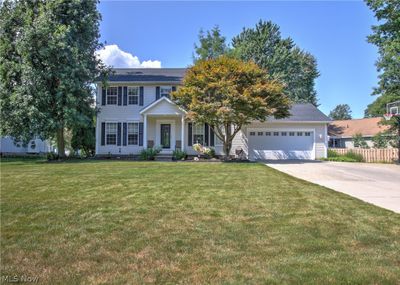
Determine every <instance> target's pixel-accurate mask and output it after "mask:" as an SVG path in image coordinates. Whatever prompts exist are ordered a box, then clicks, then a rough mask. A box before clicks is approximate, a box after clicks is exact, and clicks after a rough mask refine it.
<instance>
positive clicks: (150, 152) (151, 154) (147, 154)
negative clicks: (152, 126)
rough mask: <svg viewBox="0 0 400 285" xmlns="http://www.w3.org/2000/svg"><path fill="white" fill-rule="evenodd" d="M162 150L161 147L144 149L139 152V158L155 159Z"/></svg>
mask: <svg viewBox="0 0 400 285" xmlns="http://www.w3.org/2000/svg"><path fill="white" fill-rule="evenodd" d="M160 151H161V148H159V147H155V148H147V149H143V150H142V151H141V152H140V154H139V158H140V160H154V158H155V157H156V155H157V154H159V153H160Z"/></svg>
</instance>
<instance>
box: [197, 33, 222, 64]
mask: <svg viewBox="0 0 400 285" xmlns="http://www.w3.org/2000/svg"><path fill="white" fill-rule="evenodd" d="M194 49H195V53H196V54H195V55H193V61H194V62H196V61H197V60H200V59H211V58H217V57H219V56H221V55H224V54H225V53H226V52H228V50H229V48H228V46H227V44H226V39H225V37H224V36H222V35H221V31H220V29H219V27H218V26H215V27H214V28H212V29H211V31H207V33H206V34H204V31H203V30H200V33H199V45H197V44H195V45H194Z"/></svg>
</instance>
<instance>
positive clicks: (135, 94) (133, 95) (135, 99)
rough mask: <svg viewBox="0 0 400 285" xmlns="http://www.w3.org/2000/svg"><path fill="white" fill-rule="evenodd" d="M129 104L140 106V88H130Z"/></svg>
mask: <svg viewBox="0 0 400 285" xmlns="http://www.w3.org/2000/svg"><path fill="white" fill-rule="evenodd" d="M128 104H129V105H137V104H139V87H138V86H129V87H128Z"/></svg>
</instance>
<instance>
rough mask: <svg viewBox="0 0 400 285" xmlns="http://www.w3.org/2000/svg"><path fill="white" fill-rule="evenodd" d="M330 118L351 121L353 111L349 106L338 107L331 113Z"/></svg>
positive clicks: (341, 105) (340, 105)
mask: <svg viewBox="0 0 400 285" xmlns="http://www.w3.org/2000/svg"><path fill="white" fill-rule="evenodd" d="M329 117H330V118H331V119H332V120H350V119H351V109H350V106H349V105H348V104H339V105H337V106H336V107H335V108H334V109H333V110H332V111H331V112H330V113H329Z"/></svg>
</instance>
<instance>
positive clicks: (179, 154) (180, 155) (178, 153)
mask: <svg viewBox="0 0 400 285" xmlns="http://www.w3.org/2000/svg"><path fill="white" fill-rule="evenodd" d="M172 157H173V158H174V159H175V160H185V159H186V157H187V154H186V152H185V151H183V150H180V149H176V150H174V151H173V152H172Z"/></svg>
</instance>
